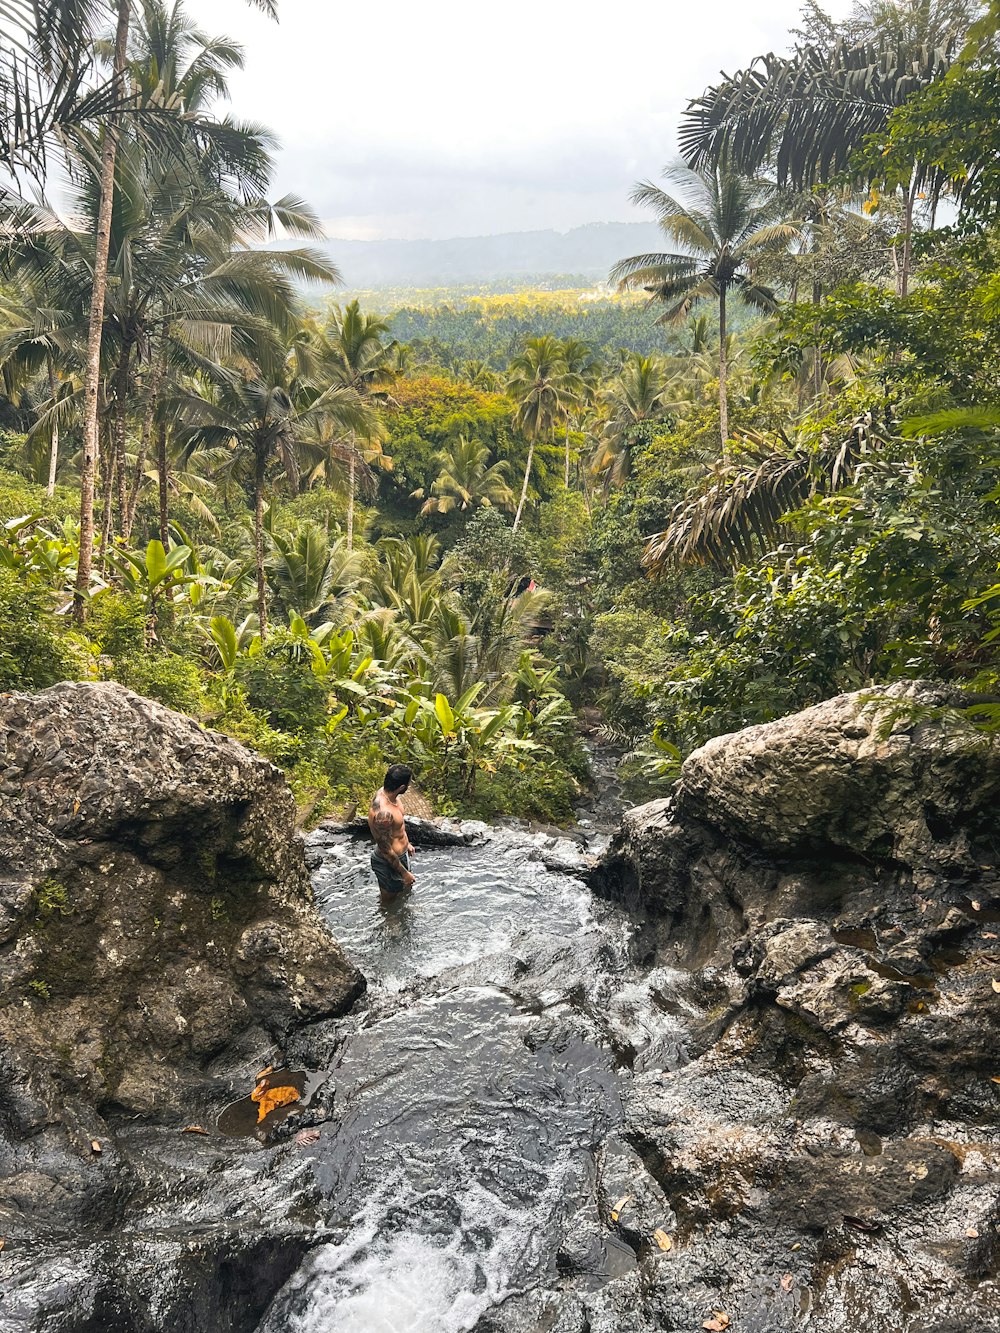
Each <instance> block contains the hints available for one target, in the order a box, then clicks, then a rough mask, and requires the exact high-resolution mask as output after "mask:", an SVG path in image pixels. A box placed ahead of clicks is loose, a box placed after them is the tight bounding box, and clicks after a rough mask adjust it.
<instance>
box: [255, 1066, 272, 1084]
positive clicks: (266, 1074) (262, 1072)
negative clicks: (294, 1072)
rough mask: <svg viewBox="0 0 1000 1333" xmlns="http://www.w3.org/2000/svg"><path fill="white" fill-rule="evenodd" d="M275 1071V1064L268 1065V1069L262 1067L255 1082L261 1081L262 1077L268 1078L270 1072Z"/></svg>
mask: <svg viewBox="0 0 1000 1333" xmlns="http://www.w3.org/2000/svg"><path fill="white" fill-rule="evenodd" d="M273 1073H274V1065H268V1066H267V1068H266V1069H262V1070H261V1071H260V1073H259V1074H258V1075H257V1077H256V1079H255V1080H254V1082H256V1083H259V1082H260V1081H261V1079H262V1078H267V1076H268V1074H273Z"/></svg>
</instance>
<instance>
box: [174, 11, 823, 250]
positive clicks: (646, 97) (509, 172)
mask: <svg viewBox="0 0 1000 1333" xmlns="http://www.w3.org/2000/svg"><path fill="white" fill-rule="evenodd" d="M189 5H190V8H191V12H192V13H195V14H196V15H197V18H198V21H199V23H200V24H201V26H202V27H203V28H204V29H205V30H206V31H208V32H210V33H212V34H213V35H214V34H218V33H223V32H224V33H226V34H228V35H230V36H233V37H236V38H237V39H239V40H241V41H242V42H243V43H244V45H245V46H246V49H247V68H246V70H245V71H243V72H242V73H240V74H237V75H235V76H234V77H233V79H232V86H233V109H234V111H235V112H236V113H237V114H238V115H240V116H243V117H246V118H248V119H253V120H258V121H262V122H264V123H265V124H267V125H269V126H271V127H272V128H273V129H274V130H275V131H277V133H278V135H279V136H280V139H281V141H282V145H283V146H282V151H281V154H280V158H279V163H278V171H277V180H276V187H277V189H278V190H279V191H281V192H284V191H289V190H290V191H294V192H296V193H298V194H301V195H303V196H305V197H306V198H307V199H308V200H309V201H310V203H311V204H312V205H313V206H314V207H315V208H316V210H317V212H318V213H319V214H320V216H321V217H323V218H325V219H327V221H328V228H329V234H330V235H331V236H350V235H366V236H373V235H378V236H455V235H474V234H482V233H490V232H497V231H516V230H530V229H533V228H536V227H557V228H560V229H565V228H568V227H571V226H576V225H579V224H581V223H585V222H593V221H607V220H628V219H634V218H638V217H640V216H641V215H640V214H639V213H638V212H637V211H636V210H634V209H633V208H632V206H631V205H630V204H629V202H628V193H629V190H630V189H631V187H632V185H633V184H634V182H635V181H636V180H637V179H639V178H640V177H648V176H653V175H655V174H656V173H657V172H658V171H659V170H660V168H661V167H662V166H663V165H664V163H665V162H666V161H668V160H669V159H670V158H672V157H673V156H674V155H675V148H674V132H675V129H676V125H677V121H678V118H679V115H680V112H681V110H682V108H683V106H684V105H685V103H686V102H687V100H688V99H689V98H690V97H692V96H695V95H697V94H698V93H699V92H700V91H701V90H702V89H703V88H704V87H705V86H706V85H707V84H708V83H709V82H711V81H712V80H713V79H714V78H715V77H716V76H717V75H718V73H719V71H720V70H721V69H725V70H727V71H732V70H734V69H736V68H737V67H739V66H741V65H744V64H746V63H747V62H748V61H749V60H750V59H752V58H753V56H755V55H758V54H760V53H761V52H763V51H767V50H771V49H782V48H784V47H785V46H787V45H788V36H787V33H788V29H789V28H790V27H791V26H792V25H793V24H794V23H795V22H796V21H797V18H798V12H799V4H798V3H797V0H771V3H770V4H768V5H766V6H756V7H750V6H747V5H746V4H745V3H742V2H741V0H703V3H701V4H699V5H693V4H690V3H678V0H659V2H658V3H657V2H656V0H631V3H629V4H628V5H620V6H612V5H609V4H606V3H603V4H600V5H597V4H593V3H589V2H588V0H583V2H582V3H571V2H570V0H505V3H504V4H503V5H491V4H488V3H487V4H479V5H473V4H469V3H468V0H423V3H412V0H411V3H404V2H403V0H381V3H380V4H378V5H377V6H371V7H360V6H357V7H351V6H346V5H344V6H342V5H339V4H334V3H330V0H325V2H318V0H280V13H281V22H280V23H279V24H277V25H275V24H273V23H271V22H270V21H268V20H267V19H265V18H264V17H263V16H262V15H260V14H259V13H257V12H255V11H254V10H252V9H250V8H249V7H248V6H247V5H246V4H245V3H244V2H243V0H199V2H198V3H195V0H189ZM828 7H829V8H830V9H831V10H832V11H833V12H834V13H835V14H841V13H843V12H844V11H845V10H846V9H847V8H848V0H834V3H832V4H830V5H829V6H828ZM763 11H766V12H763Z"/></svg>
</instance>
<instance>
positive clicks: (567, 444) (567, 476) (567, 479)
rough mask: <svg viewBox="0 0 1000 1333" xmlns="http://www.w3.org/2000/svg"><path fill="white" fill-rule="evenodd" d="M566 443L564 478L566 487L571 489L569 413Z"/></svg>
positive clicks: (567, 416)
mask: <svg viewBox="0 0 1000 1333" xmlns="http://www.w3.org/2000/svg"><path fill="white" fill-rule="evenodd" d="M564 443H565V445H566V475H565V477H564V478H563V481H564V484H565V486H566V489H567V490H569V413H567V414H566V437H565V440H564Z"/></svg>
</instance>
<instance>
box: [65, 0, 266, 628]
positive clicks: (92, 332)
mask: <svg viewBox="0 0 1000 1333" xmlns="http://www.w3.org/2000/svg"><path fill="white" fill-rule="evenodd" d="M254 3H256V4H257V7H258V8H260V9H264V10H265V11H266V12H268V13H270V14H271V15H272V16H273V15H274V13H275V8H274V3H273V0H254ZM131 18H132V0H117V11H116V23H115V38H114V47H113V55H112V61H111V81H110V82H111V86H112V87H113V88H114V89H115V90H116V91H117V93H118V95H119V96H120V94H121V90H122V89H124V88H126V87H127V86H128V82H129V80H127V79H126V71H127V68H128V39H129V25H130V22H131ZM172 110H173V111H174V112H175V113H176V111H177V108H176V107H174V108H172ZM175 119H176V121H177V124H178V126H180V125H182V124H183V118H182V117H180V116H177V115H175ZM119 122H120V112H119V111H118V110H115V111H113V112H112V113H111V114H109V115H108V116H107V117H106V120H105V124H104V129H103V134H102V136H101V147H100V171H99V173H98V174H97V180H98V182H99V190H98V209H97V226H96V229H95V234H94V251H93V256H94V257H93V270H92V272H93V279H92V282H91V286H90V300H89V307H90V314H89V322H88V329H87V351H86V357H85V361H84V378H83V462H82V466H81V469H80V560H79V565H78V569H77V578H76V592H75V596H74V614H75V616H76V618H77V620H78V621H80V622H81V623H82V622H83V619H84V617H85V614H86V604H85V600H84V599H85V597H86V594H87V591H88V589H89V586H90V576H91V564H92V558H93V540H94V484H95V480H96V468H97V456H98V419H97V416H98V393H99V388H100V385H99V381H100V378H101V340H102V335H103V329H104V304H105V300H106V297H107V290H108V255H109V251H110V246H111V220H112V211H113V207H114V200H115V158H116V155H117V150H118V141H119V137H120V124H119Z"/></svg>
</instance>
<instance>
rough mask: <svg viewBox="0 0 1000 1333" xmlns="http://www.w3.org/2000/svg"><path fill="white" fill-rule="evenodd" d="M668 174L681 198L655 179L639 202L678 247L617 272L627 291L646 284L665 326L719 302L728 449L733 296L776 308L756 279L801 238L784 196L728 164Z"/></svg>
mask: <svg viewBox="0 0 1000 1333" xmlns="http://www.w3.org/2000/svg"><path fill="white" fill-rule="evenodd" d="M663 176H664V179H665V180H666V181H667V182H668V183H669V184H671V185H674V186H676V187H677V188H678V189H679V197H675V196H674V195H671V194H667V193H666V192H665V191H664V190H662V189H660V187H659V186H657V185H652V184H650V183H648V182H646V183H644V184H641V185H638V186H637V187H636V189H635V190H634V191H633V194H632V199H633V201H634V202H635V203H637V204H641V205H643V206H645V207H647V208H652V209H653V210H654V212H655V213H656V220H657V222H658V223H659V225H660V229H661V230H662V231H663V233H664V235H665V236H666V237H667V239H668V240H670V241H672V242H673V243H674V244H675V245H676V246H677V247H678V249H676V250H672V251H668V252H666V253H663V254H645V255H633V256H632V257H631V258H630V259H623V260H621V261H620V262H619V263H618V264H616V265H615V267H614V269H613V270H612V274H611V276H612V280H613V281H616V282H617V283H618V286H619V288H620V289H622V290H626V289H629V288H635V287H642V288H644V289H645V290H646V291H648V292H649V293H650V295H651V297H652V299H653V300H656V301H661V302H663V303H664V304H665V305H666V307H667V309H666V310H665V312H664V313H663V315H661V316H660V320H659V322H660V323H661V324H675V325H677V324H682V323H683V322H684V321H685V320H686V319H687V317H688V315H689V314H690V312H691V309H692V307H693V306H695V305H696V304H697V303H698V302H700V301H706V300H710V301H714V302H716V303H717V305H718V310H719V417H720V434H721V437H722V451H723V453H725V451H726V446H727V441H728V439H729V397H728V392H727V382H726V372H727V357H726V338H727V315H728V299H729V296H730V293H732V294H733V295H735V296H736V297H738V298H739V300H741V301H742V302H743V303H744V304H745V305H748V306H751V307H752V308H754V309H756V310H773V309H774V308H775V305H776V303H777V302H776V297H775V294H774V292H773V291H772V290H771V289H770V288H769V287H766V286H764V285H763V284H762V283H761V282H759V281H758V280H757V277H756V268H757V265H758V264H759V263H760V261H761V260H762V259H764V258H765V257H766V256H767V255H769V254H773V253H775V252H776V251H780V250H785V249H787V248H788V246H789V245H790V244H791V242H792V241H794V240H795V239H796V238H797V237H798V235H799V229H798V227H797V226H795V225H794V224H793V223H791V222H788V221H784V220H782V219H781V217H780V211H779V210H780V200H779V198H778V196H777V194H776V191H775V190H774V188H773V187H772V186H771V185H769V184H767V183H766V182H762V181H757V180H751V179H749V178H748V177H746V176H741V175H739V174H738V173H737V172H735V171H731V170H730V169H729V168H728V167H718V168H712V169H710V170H706V171H705V172H704V173H697V172H694V171H690V170H688V169H687V168H686V167H668V168H667V169H666V170H665V171H664V173H663Z"/></svg>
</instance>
